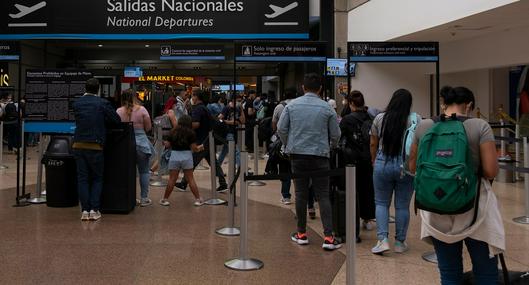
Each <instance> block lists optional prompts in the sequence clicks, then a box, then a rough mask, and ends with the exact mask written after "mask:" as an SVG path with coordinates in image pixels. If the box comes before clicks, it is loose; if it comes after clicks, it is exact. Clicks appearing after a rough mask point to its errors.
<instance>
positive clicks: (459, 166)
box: [414, 114, 479, 215]
mask: <svg viewBox="0 0 529 285" xmlns="http://www.w3.org/2000/svg"><path fill="white" fill-rule="evenodd" d="M434 122H435V124H434V125H433V127H432V128H430V129H429V130H428V131H427V132H426V133H425V134H424V136H423V137H422V138H421V140H420V142H419V148H418V153H417V169H416V174H415V180H414V187H415V208H419V209H422V210H425V211H429V212H434V213H437V214H443V215H455V214H462V213H465V212H467V211H469V210H470V209H472V208H473V207H474V203H475V202H476V201H477V200H479V196H477V195H479V194H478V191H479V189H477V188H478V187H477V183H478V177H477V175H476V173H474V163H473V159H472V154H471V152H470V149H469V147H468V141H467V135H466V132H465V128H464V127H463V122H462V121H461V120H459V119H458V118H457V117H455V114H454V115H452V117H451V119H448V118H445V117H442V118H440V119H439V118H437V119H434Z"/></svg>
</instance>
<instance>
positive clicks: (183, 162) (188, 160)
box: [169, 150, 193, 170]
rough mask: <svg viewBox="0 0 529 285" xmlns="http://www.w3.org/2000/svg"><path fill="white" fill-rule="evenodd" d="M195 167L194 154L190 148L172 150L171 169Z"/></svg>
mask: <svg viewBox="0 0 529 285" xmlns="http://www.w3.org/2000/svg"><path fill="white" fill-rule="evenodd" d="M180 169H183V170H189V169H193V154H192V153H191V151H190V150H183V151H175V150H173V151H171V158H169V170H180Z"/></svg>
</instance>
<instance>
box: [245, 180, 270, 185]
mask: <svg viewBox="0 0 529 285" xmlns="http://www.w3.org/2000/svg"><path fill="white" fill-rule="evenodd" d="M265 185H266V183H264V182H263V181H250V182H248V186H265Z"/></svg>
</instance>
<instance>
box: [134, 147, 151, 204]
mask: <svg viewBox="0 0 529 285" xmlns="http://www.w3.org/2000/svg"><path fill="white" fill-rule="evenodd" d="M150 159H151V155H150V154H148V153H143V152H141V151H138V150H136V164H137V166H138V173H139V175H140V189H141V192H140V197H141V198H142V199H146V198H148V197H149V177H150V174H149V160H150Z"/></svg>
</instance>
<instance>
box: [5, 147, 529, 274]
mask: <svg viewBox="0 0 529 285" xmlns="http://www.w3.org/2000/svg"><path fill="white" fill-rule="evenodd" d="M29 153H30V157H31V159H30V160H29V161H28V178H27V179H28V184H34V183H35V181H36V174H35V173H36V165H35V163H36V161H37V158H36V157H37V156H36V154H35V153H34V149H32V150H31V151H30V152H29ZM4 158H6V159H5V161H6V163H5V164H8V165H9V166H11V167H10V168H9V169H7V170H5V171H2V172H0V173H1V174H0V189H4V190H0V217H1V219H0V228H1V229H2V234H0V241H1V243H0V253H1V254H0V262H1V264H2V266H0V276H2V277H1V278H3V279H2V280H1V281H0V283H5V284H32V283H38V284H43V283H44V284H72V283H76V284H84V283H92V284H293V283H294V282H296V283H302V284H345V264H344V261H345V253H346V251H345V249H341V250H340V251H341V253H340V252H334V253H328V252H324V251H322V250H321V247H320V243H321V237H320V236H319V235H321V233H322V230H321V223H320V221H319V219H317V220H313V221H311V220H309V226H310V227H311V228H312V230H311V231H310V232H309V236H310V239H311V242H312V244H311V245H310V246H308V247H301V248H300V247H298V246H296V245H295V244H293V243H291V242H290V241H289V234H290V232H291V231H292V230H294V229H295V219H294V214H293V208H294V207H293V205H291V206H283V205H280V203H279V199H280V194H279V188H280V184H279V182H276V181H270V182H268V181H267V185H266V186H263V187H250V190H249V197H250V199H251V201H250V206H249V224H250V239H249V248H250V255H251V256H252V257H255V258H259V259H261V260H263V261H264V262H265V267H264V269H262V270H260V271H256V272H235V271H231V270H228V269H226V268H224V266H223V262H224V260H225V259H227V258H230V257H232V256H235V255H237V252H238V238H223V237H219V236H217V235H216V234H214V233H213V231H214V229H215V228H217V227H219V226H223V225H224V223H225V219H226V208H225V207H223V206H216V207H212V206H204V207H201V208H194V207H192V205H191V204H192V196H191V193H178V192H175V193H173V195H172V196H171V202H172V204H171V207H169V208H163V207H161V206H159V205H153V206H151V207H147V208H137V209H136V210H135V211H134V212H133V213H132V214H130V215H126V216H120V215H104V217H103V220H102V221H101V222H98V223H81V222H80V221H79V220H78V209H76V208H69V209H54V208H48V207H46V206H45V205H33V206H29V207H25V208H12V207H11V204H13V201H14V197H15V196H14V195H15V194H14V191H13V190H12V187H14V186H15V182H16V174H15V171H14V170H15V168H14V157H13V156H7V157H6V156H4ZM263 163H264V162H263V161H260V165H261V166H262V165H263ZM251 165H253V164H251ZM196 177H197V180H198V181H199V186H200V187H201V193H202V194H203V195H204V196H205V197H208V194H209V191H208V190H206V189H209V187H208V186H209V171H204V170H202V171H196ZM30 188H33V187H30ZM28 190H29V189H28ZM494 191H495V192H496V194H497V195H498V197H499V200H500V202H501V205H502V213H503V215H504V223H505V230H506V233H507V253H506V257H507V263H508V265H509V267H510V268H511V269H513V270H528V269H529V256H528V255H527V252H529V226H525V225H520V224H516V223H514V222H512V218H513V217H516V216H520V215H522V214H523V209H524V205H523V201H524V193H523V183H518V184H505V183H495V184H494ZM292 192H293V190H292ZM161 195H162V189H161V188H156V187H151V196H152V198H153V200H154V201H157V200H158V199H159V198H160V197H161ZM419 222H420V220H419V218H418V217H417V216H415V215H414V214H413V213H412V217H411V222H410V229H409V234H408V242H409V245H410V247H411V250H410V251H409V252H407V253H405V254H395V253H389V254H386V255H384V256H376V255H372V254H371V253H370V251H369V250H370V248H371V247H372V246H373V245H374V243H375V242H376V237H375V232H374V231H364V232H362V234H361V237H362V239H363V242H362V243H361V244H358V247H357V256H356V259H355V261H356V272H357V276H356V280H357V284H438V283H439V281H438V280H439V277H438V272H437V267H436V265H434V264H430V263H427V262H425V261H423V260H422V259H421V254H422V253H423V252H426V251H428V250H431V247H430V246H429V245H428V244H426V243H424V242H422V241H420V240H419V231H420V223H419ZM393 231H394V227H393V225H391V226H390V232H393ZM465 268H466V269H470V263H469V261H468V256H466V257H465Z"/></svg>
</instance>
